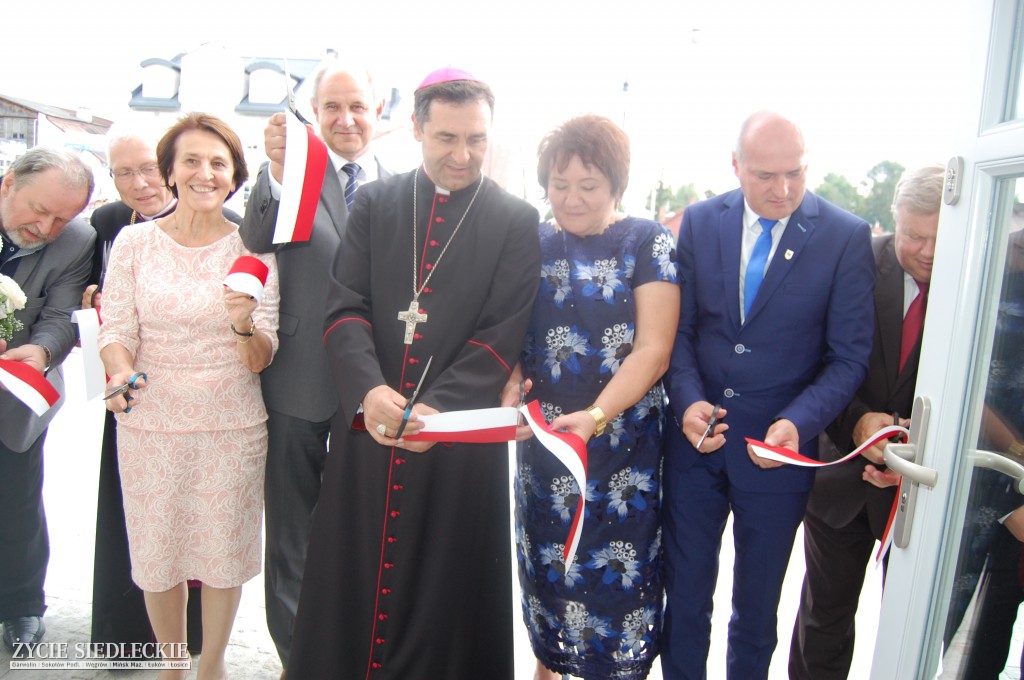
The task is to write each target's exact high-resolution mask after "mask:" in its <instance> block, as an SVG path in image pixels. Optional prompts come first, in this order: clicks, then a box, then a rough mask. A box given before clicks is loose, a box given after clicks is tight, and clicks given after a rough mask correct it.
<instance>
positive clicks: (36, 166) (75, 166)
mask: <svg viewBox="0 0 1024 680" xmlns="http://www.w3.org/2000/svg"><path fill="white" fill-rule="evenodd" d="M48 170H57V171H59V172H60V173H61V175H62V176H63V178H64V185H65V186H67V187H68V188H70V189H85V190H86V197H85V200H86V202H88V201H89V197H90V196H92V192H93V189H95V188H96V181H95V180H94V179H93V176H92V170H90V169H89V166H87V165H86V164H85V163H84V162H82V159H81V158H79V157H78V156H77V155H75V154H74V153H72V152H70V151H66V150H64V149H51V148H47V147H45V146H37V147H34V148H31V149H29V150H28V151H26V152H25V153H24V154H23V155H21V156H19V157H18V158H17V159H16V160H15V161H14V162H13V163H11V169H10V170H9V172H10V174H11V176H12V177H13V178H14V185H15V186H16V187H17V186H19V185H21V184H31V183H32V182H34V181H35V178H36V176H37V175H40V174H42V173H44V172H46V171H48Z"/></svg>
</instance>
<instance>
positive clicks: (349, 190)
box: [341, 163, 359, 210]
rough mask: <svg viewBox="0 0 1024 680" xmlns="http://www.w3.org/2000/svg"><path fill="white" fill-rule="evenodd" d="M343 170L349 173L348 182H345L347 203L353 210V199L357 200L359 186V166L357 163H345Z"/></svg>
mask: <svg viewBox="0 0 1024 680" xmlns="http://www.w3.org/2000/svg"><path fill="white" fill-rule="evenodd" d="M341 171H342V172H344V173H345V174H346V175H348V182H347V183H346V184H345V205H346V207H348V209H349V210H352V201H354V200H356V189H358V188H359V181H358V180H357V179H356V175H358V174H359V166H358V165H356V164H355V163H345V165H343V166H342V167H341Z"/></svg>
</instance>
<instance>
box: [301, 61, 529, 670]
mask: <svg viewBox="0 0 1024 680" xmlns="http://www.w3.org/2000/svg"><path fill="white" fill-rule="evenodd" d="M493 106H494V97H493V95H492V94H491V91H490V89H489V88H488V87H487V85H486V84H484V83H482V82H480V81H478V80H476V79H475V78H473V76H471V75H470V74H468V73H466V72H464V71H459V70H457V69H451V68H448V69H442V70H440V71H435V72H434V73H432V74H430V75H429V76H427V78H426V80H424V82H423V83H422V84H421V85H420V86H419V88H418V89H417V90H416V93H415V102H414V107H415V110H414V114H413V122H414V135H415V137H416V140H417V141H419V142H420V143H421V145H422V150H423V164H422V165H421V166H420V167H419V168H418V169H416V170H415V171H414V172H410V173H407V174H404V175H397V176H394V177H391V178H388V179H383V180H378V181H377V182H374V183H372V184H370V185H368V186H366V187H364V188H363V189H361V190H360V191H359V192H358V193H357V194H356V199H355V204H354V206H353V210H352V212H351V214H350V215H349V219H348V224H347V227H346V231H345V234H344V236H343V238H342V242H341V247H340V249H339V251H338V257H337V259H336V261H335V265H334V271H333V275H332V278H333V281H332V289H331V292H330V294H329V297H328V308H327V318H326V334H325V336H324V342H325V344H326V347H327V353H328V356H329V357H330V361H331V368H332V372H333V376H334V382H335V385H336V387H337V389H338V393H339V397H340V402H341V408H340V410H339V413H338V416H337V417H336V419H335V422H334V423H333V424H332V428H331V451H330V454H329V455H328V458H327V467H326V470H325V472H324V482H323V491H322V492H321V495H320V504H319V506H318V507H317V510H316V514H315V516H314V520H313V530H312V537H311V540H310V546H309V555H308V558H307V563H306V574H305V577H304V579H303V584H302V595H301V597H300V599H299V610H298V617H297V621H296V626H295V637H294V640H293V646H292V654H291V658H290V660H289V665H288V675H289V676H290V677H292V678H304V679H316V678H389V679H390V678H393V679H396V680H397V679H399V678H400V679H402V680H408V679H419V678H438V679H440V678H444V679H445V680H459V679H460V678H488V679H491V680H500V679H501V678H511V677H512V672H513V670H512V669H513V663H512V646H513V645H512V599H511V595H510V583H511V572H510V570H511V564H510V562H511V560H510V552H511V551H510V548H509V546H510V536H509V490H508V486H509V476H508V458H507V455H506V447H505V445H504V444H490V445H469V444H455V445H450V446H447V445H437V446H431V445H430V443H428V442H419V441H412V440H408V439H405V438H398V439H396V438H395V437H396V436H397V434H398V432H397V429H398V428H399V427H400V425H401V423H402V416H403V410H404V407H405V403H406V401H407V400H408V398H409V397H410V396H411V395H412V392H413V390H414V389H415V387H416V384H417V382H418V381H419V380H420V377H421V374H422V373H423V371H424V367H425V366H426V364H427V360H428V359H429V358H431V357H433V362H432V365H431V367H430V371H429V373H428V374H427V376H426V379H425V381H424V383H423V387H422V389H421V390H420V393H419V397H418V399H417V403H416V405H415V407H414V408H413V414H414V415H413V418H412V419H411V421H410V422H409V424H408V427H406V429H405V433H406V434H415V433H416V432H418V431H419V430H420V429H421V428H422V423H421V422H419V421H418V419H417V417H418V416H419V415H423V414H430V413H435V412H438V411H443V412H447V411H455V410H463V409H475V408H485V407H492V406H497V405H498V402H499V392H500V390H501V388H502V387H503V386H504V385H505V383H506V382H507V381H508V379H509V375H510V367H511V366H513V365H514V364H515V361H516V357H517V355H518V353H519V350H520V349H521V346H522V341H523V337H524V335H525V332H526V327H527V324H528V321H529V316H530V310H531V307H532V305H533V299H534V296H535V295H536V292H537V286H538V284H539V280H540V279H539V274H540V251H539V244H538V239H537V224H538V215H537V211H536V210H535V209H534V208H532V207H531V206H529V205H528V204H526V203H525V202H523V201H521V200H519V199H516V198H514V197H512V196H511V195H509V194H508V193H506V192H505V191H504V190H502V189H501V188H500V187H498V186H497V184H495V183H494V182H493V181H492V180H490V179H488V178H486V177H484V176H483V174H482V172H481V166H482V164H483V157H484V154H485V153H486V151H487V145H488V131H489V129H490V123H491V116H492V113H493ZM360 406H362V411H361V412H360V410H359V408H360Z"/></svg>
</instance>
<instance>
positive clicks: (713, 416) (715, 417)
mask: <svg viewBox="0 0 1024 680" xmlns="http://www.w3.org/2000/svg"><path fill="white" fill-rule="evenodd" d="M721 411H722V405H721V404H715V410H714V411H712V412H711V419H710V420H709V421H708V427H707V429H706V430H704V434H702V435H701V437H700V441H699V442H697V450H698V451H700V447H702V446H704V440H705V439H707V438H708V435H710V434H711V433H712V432H714V431H715V425H717V424H718V414H719V413H720V412H721Z"/></svg>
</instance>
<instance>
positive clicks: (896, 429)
mask: <svg viewBox="0 0 1024 680" xmlns="http://www.w3.org/2000/svg"><path fill="white" fill-rule="evenodd" d="M896 435H900V436H901V437H902V438H903V439H906V438H907V437H909V436H910V430H908V429H907V428H905V427H900V426H899V425H889V426H887V427H883V428H882V429H881V430H879V431H878V432H876V433H874V434H873V435H871V437H870V438H869V439H868V440H867V441H866V442H864V443H863V444H861V445H860V446H858V447H857V448H855V449H854V450H853V451H850V452H849V453H848V454H846V455H845V456H843V457H842V458H839V459H838V460H833V461H829V462H827V463H823V462H821V461H820V460H814V459H813V458H808V457H807V456H804V455H802V454H799V453H797V452H796V451H792V450H790V449H786V448H783V447H781V446H769V445H768V444H765V443H764V442H760V441H757V440H756V439H751V438H750V437H746V440H747V443H748V444H750V448H751V449H753V450H754V453H756V454H757V455H759V456H761V457H762V458H767V459H768V460H774V461H778V462H779V463H788V464H789V465H799V466H801V467H812V468H821V467H828V466H830V465H839V464H840V463H845V462H846V461H848V460H853V459H854V458H856V457H857V456H859V455H860V454H861V453H863V452H864V451H866V450H868V449H870V448H871V447H872V446H874V445H875V444H877V443H878V442H880V441H882V440H884V439H889V438H890V437H894V436H896Z"/></svg>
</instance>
